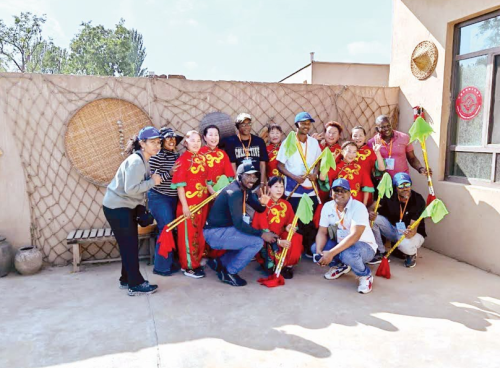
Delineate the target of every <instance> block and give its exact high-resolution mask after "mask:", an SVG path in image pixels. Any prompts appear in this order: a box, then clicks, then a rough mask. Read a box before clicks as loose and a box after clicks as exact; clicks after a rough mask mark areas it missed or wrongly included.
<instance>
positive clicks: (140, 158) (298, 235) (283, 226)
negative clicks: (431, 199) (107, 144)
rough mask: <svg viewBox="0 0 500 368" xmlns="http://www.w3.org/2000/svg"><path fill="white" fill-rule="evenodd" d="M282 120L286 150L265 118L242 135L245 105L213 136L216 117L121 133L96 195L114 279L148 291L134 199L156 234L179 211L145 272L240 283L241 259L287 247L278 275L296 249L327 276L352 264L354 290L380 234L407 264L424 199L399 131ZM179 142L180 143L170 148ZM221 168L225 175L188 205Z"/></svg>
mask: <svg viewBox="0 0 500 368" xmlns="http://www.w3.org/2000/svg"><path fill="white" fill-rule="evenodd" d="M294 123H295V132H296V134H295V140H296V141H295V144H296V147H297V149H296V150H295V151H294V152H293V153H292V154H290V152H289V150H287V149H286V148H287V147H285V146H284V145H282V141H283V139H284V132H283V130H282V128H281V126H279V125H277V124H271V125H270V126H269V127H268V141H269V142H268V144H267V145H266V143H265V142H264V140H263V139H262V138H261V137H259V136H257V135H254V134H252V133H251V131H252V117H251V116H250V115H249V114H247V113H241V114H239V115H238V116H237V118H236V120H235V126H236V130H237V134H236V135H234V136H231V137H228V138H225V139H223V140H220V131H219V128H218V127H217V126H216V125H210V126H207V127H205V129H204V130H203V132H198V131H195V130H191V131H189V132H187V133H186V135H185V137H181V136H179V135H177V134H176V133H175V132H174V131H173V130H172V129H171V128H167V127H164V128H161V129H160V130H157V129H156V128H154V127H146V128H144V129H142V130H141V131H140V132H139V134H138V135H137V136H136V137H134V138H133V139H131V141H130V144H129V146H128V148H127V152H128V153H130V155H129V156H128V158H127V159H126V160H125V161H123V163H122V164H121V165H120V167H119V169H118V171H117V173H116V175H115V177H114V179H113V180H112V181H111V183H110V184H109V185H108V188H107V191H106V194H105V197H104V200H103V209H104V214H105V216H106V219H107V220H108V222H109V224H110V226H111V228H112V230H113V232H114V234H115V238H116V240H117V242H118V245H119V248H120V253H121V257H122V274H121V278H120V287H121V288H124V289H128V294H129V295H131V296H133V295H140V294H149V293H153V292H155V291H156V290H157V288H158V286H157V285H152V284H149V282H148V281H146V280H145V279H144V278H143V277H142V275H141V273H140V271H139V259H138V230H137V225H138V224H141V219H143V218H144V217H147V216H148V215H149V213H148V210H147V209H145V208H144V204H145V199H146V198H147V204H148V208H149V211H150V213H151V215H152V217H153V218H154V219H155V220H156V222H157V225H158V228H159V230H160V231H165V229H167V227H168V226H167V225H168V224H169V223H171V222H172V221H173V220H174V219H175V218H178V217H181V218H182V219H183V220H182V221H180V222H179V224H178V226H177V227H176V237H175V239H176V240H175V245H176V246H175V247H171V249H168V250H167V251H165V250H163V251H161V245H160V244H159V243H158V244H157V246H156V252H155V261H154V268H153V273H154V274H157V275H160V276H171V275H172V274H174V273H175V272H178V271H180V270H182V272H183V274H184V275H185V276H188V277H192V278H196V279H198V278H203V277H205V270H204V266H203V265H204V264H205V263H206V265H208V266H209V267H210V268H212V269H213V270H214V271H215V272H216V273H217V276H218V278H219V279H220V280H221V281H222V282H224V283H227V284H230V285H232V286H244V285H246V283H247V282H246V280H244V279H243V278H241V277H240V276H239V273H240V271H241V270H243V269H244V268H245V267H246V266H247V265H248V264H249V263H250V262H251V261H252V259H255V260H256V261H257V262H258V263H259V264H260V266H261V267H262V270H263V272H265V273H267V274H269V275H270V274H272V273H273V272H274V271H275V268H276V266H277V264H278V262H279V259H280V257H281V254H282V252H283V250H284V249H288V250H287V255H286V258H285V259H284V266H283V268H282V270H281V274H282V275H283V277H284V278H285V279H290V278H292V277H293V275H294V273H293V270H294V267H295V266H296V265H297V264H298V262H299V261H300V259H301V257H302V256H303V255H304V256H306V257H309V258H312V259H313V261H314V262H315V263H317V264H318V265H320V266H329V267H330V268H329V270H328V272H326V273H325V275H324V277H325V278H326V279H328V280H333V279H336V278H338V277H340V276H342V275H344V274H346V273H348V272H350V271H351V270H352V271H353V273H354V274H355V275H356V276H357V277H358V278H359V286H358V291H359V292H360V293H368V292H370V291H371V290H372V285H373V276H372V274H371V270H370V268H369V267H368V266H367V264H377V263H380V262H381V259H382V258H383V257H384V255H385V244H384V239H385V240H386V241H391V242H395V241H397V240H398V239H399V237H401V235H402V234H405V240H404V241H403V242H402V243H401V245H400V246H399V249H400V251H401V254H402V256H403V257H404V259H405V261H404V262H405V265H406V266H407V267H414V266H415V265H416V254H417V250H418V248H419V247H420V246H421V245H422V243H423V242H424V237H425V236H426V234H425V225H424V222H423V221H422V222H421V223H420V225H419V226H418V227H417V228H416V229H414V230H412V229H411V228H410V225H411V224H412V223H413V222H414V221H416V220H417V219H418V217H419V216H420V214H421V213H422V212H423V211H424V209H425V201H424V199H423V198H422V196H421V195H420V194H418V193H416V192H415V191H413V190H412V181H411V177H410V175H409V165H411V166H412V167H413V168H414V169H415V170H417V171H418V172H419V173H420V174H422V175H427V170H426V168H425V167H424V166H422V165H421V163H420V161H419V160H418V158H417V157H416V156H415V154H414V150H413V146H412V144H411V143H409V136H408V135H407V134H405V133H402V132H399V131H396V130H394V129H393V128H392V125H391V123H390V120H389V117H388V116H386V115H381V116H379V117H378V118H377V119H376V121H375V124H376V131H377V134H376V135H375V136H374V137H372V138H370V139H369V140H368V141H367V134H366V131H365V129H364V128H363V127H361V126H356V127H355V128H353V129H352V131H351V134H350V138H349V139H348V140H346V141H345V142H343V143H342V144H341V143H340V137H341V134H342V132H343V127H342V126H341V125H340V124H339V123H338V122H333V121H332V122H328V123H326V124H325V125H324V131H323V132H322V133H315V134H312V135H310V134H309V132H310V131H311V129H312V127H313V124H317V123H316V122H315V120H314V119H313V118H312V117H311V115H310V114H309V113H307V112H300V113H299V114H297V115H296V117H295V122H294ZM319 130H322V129H316V131H319ZM183 139H184V142H183V145H184V147H185V152H184V153H183V154H182V155H179V153H178V152H177V146H178V145H179V144H180V143H181V141H182V140H183ZM203 142H204V145H203ZM325 149H329V150H330V151H331V152H332V154H333V157H334V159H335V162H336V165H335V166H336V167H335V169H334V168H331V169H330V170H329V172H328V173H327V175H324V173H323V174H319V173H318V171H319V164H318V163H317V162H318V161H317V159H318V157H319V156H320V155H321V154H322V152H323V150H325ZM384 172H387V173H389V174H390V175H391V177H392V178H393V184H394V188H395V190H394V195H393V196H392V197H391V198H382V199H381V201H380V205H379V207H378V211H377V212H375V208H374V207H375V205H374V203H375V202H374V200H375V199H376V197H377V193H376V190H375V188H376V186H377V183H378V181H379V180H380V178H381V176H382V174H383V173H384ZM222 176H225V177H226V178H227V179H228V180H229V182H230V184H229V185H227V186H225V187H224V188H223V189H222V190H220V192H219V193H218V195H217V196H216V197H215V200H213V201H212V202H209V203H208V204H206V205H203V206H201V208H200V207H199V205H200V204H203V203H205V202H206V200H207V198H208V197H209V196H210V195H212V194H214V193H215V189H214V186H215V184H216V183H217V182H218V181H219V179H220V178H221V177H222ZM303 196H309V197H310V199H311V200H312V203H313V211H314V212H315V215H314V221H311V222H308V223H303V222H301V221H300V220H299V221H298V222H297V225H296V226H294V224H292V222H293V219H294V216H295V213H296V211H297V208H298V206H299V202H300V199H301V198H302V197H303ZM166 226H167V227H166ZM290 232H292V233H293V236H291V237H288V234H289V233H290ZM160 253H161V254H160ZM204 259H205V260H204Z"/></svg>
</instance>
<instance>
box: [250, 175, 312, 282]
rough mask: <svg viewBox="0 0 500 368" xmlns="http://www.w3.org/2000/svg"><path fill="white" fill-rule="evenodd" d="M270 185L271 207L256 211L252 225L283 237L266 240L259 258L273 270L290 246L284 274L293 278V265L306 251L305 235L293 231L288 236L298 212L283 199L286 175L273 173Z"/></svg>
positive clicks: (264, 266) (266, 268)
mask: <svg viewBox="0 0 500 368" xmlns="http://www.w3.org/2000/svg"><path fill="white" fill-rule="evenodd" d="M268 188H269V192H270V196H271V199H270V200H269V202H268V204H267V209H266V210H265V211H264V212H262V213H258V212H256V213H255V216H254V218H253V221H252V226H253V227H254V228H255V229H258V230H269V231H272V232H273V233H275V234H278V236H279V237H280V239H279V240H278V242H277V243H272V244H268V243H265V244H264V247H263V248H262V250H261V251H260V252H259V253H258V254H257V262H259V264H260V265H261V266H262V268H264V270H266V271H267V272H268V273H269V274H271V273H273V272H274V268H275V267H276V266H277V264H278V261H279V257H280V254H281V252H282V251H283V248H289V249H288V253H287V255H286V259H285V263H284V265H283V266H284V267H283V268H282V270H281V275H283V277H284V278H285V279H291V278H292V277H293V269H292V267H293V266H295V265H296V264H297V263H298V262H299V260H300V256H301V254H302V250H303V249H302V248H303V247H302V235H299V234H293V236H292V240H291V241H288V240H286V238H287V236H288V232H289V231H290V229H291V227H292V222H293V218H294V216H295V214H294V212H293V209H292V205H291V204H290V203H288V202H287V201H286V200H284V199H281V197H282V196H283V193H284V191H285V186H284V180H283V178H282V177H279V176H274V177H272V178H271V179H269V181H268Z"/></svg>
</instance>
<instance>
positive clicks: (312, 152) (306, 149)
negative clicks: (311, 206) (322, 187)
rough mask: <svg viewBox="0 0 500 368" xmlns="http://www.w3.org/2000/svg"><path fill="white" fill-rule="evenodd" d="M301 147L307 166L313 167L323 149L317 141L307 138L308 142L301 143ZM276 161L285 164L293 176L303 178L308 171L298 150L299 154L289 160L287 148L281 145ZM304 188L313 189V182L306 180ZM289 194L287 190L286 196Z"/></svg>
mask: <svg viewBox="0 0 500 368" xmlns="http://www.w3.org/2000/svg"><path fill="white" fill-rule="evenodd" d="M299 142H300V141H299ZM300 145H301V146H302V152H303V153H304V156H305V157H306V162H307V165H308V167H311V165H312V164H313V163H314V161H316V159H317V158H318V157H319V155H321V148H320V146H319V143H318V141H317V140H316V139H314V138H312V137H310V136H307V140H306V141H305V142H304V143H302V142H300ZM276 159H277V160H278V161H279V162H281V163H282V164H284V165H285V168H286V169H287V170H288V171H290V172H291V173H292V174H293V175H297V176H302V175H304V174H305V173H306V171H307V169H306V167H305V166H304V162H303V161H302V157H301V156H300V153H299V150H297V152H295V153H294V154H293V155H291V156H290V157H288V158H287V157H286V156H285V147H284V146H283V145H281V147H280V150H279V152H278V156H277V157H276ZM311 172H312V170H311ZM302 186H303V187H306V188H312V184H311V181H310V180H309V179H306V180H305V181H304V183H302ZM285 187H286V185H285ZM288 194H290V191H287V190H285V195H288ZM311 195H315V194H314V192H312V194H311ZM293 196H298V197H301V196H302V195H301V194H295V193H294V195H293Z"/></svg>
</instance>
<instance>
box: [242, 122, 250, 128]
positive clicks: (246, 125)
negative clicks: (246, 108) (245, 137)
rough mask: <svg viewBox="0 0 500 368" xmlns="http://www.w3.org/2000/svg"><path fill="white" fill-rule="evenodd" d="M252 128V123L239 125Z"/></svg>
mask: <svg viewBox="0 0 500 368" xmlns="http://www.w3.org/2000/svg"><path fill="white" fill-rule="evenodd" d="M249 126H252V123H240V127H249Z"/></svg>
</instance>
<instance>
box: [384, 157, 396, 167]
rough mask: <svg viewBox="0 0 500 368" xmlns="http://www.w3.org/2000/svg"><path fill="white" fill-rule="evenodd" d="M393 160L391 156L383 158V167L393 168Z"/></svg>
mask: <svg viewBox="0 0 500 368" xmlns="http://www.w3.org/2000/svg"><path fill="white" fill-rule="evenodd" d="M394 163H395V160H394V159H393V158H391V157H388V158H386V159H385V169H386V170H394Z"/></svg>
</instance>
